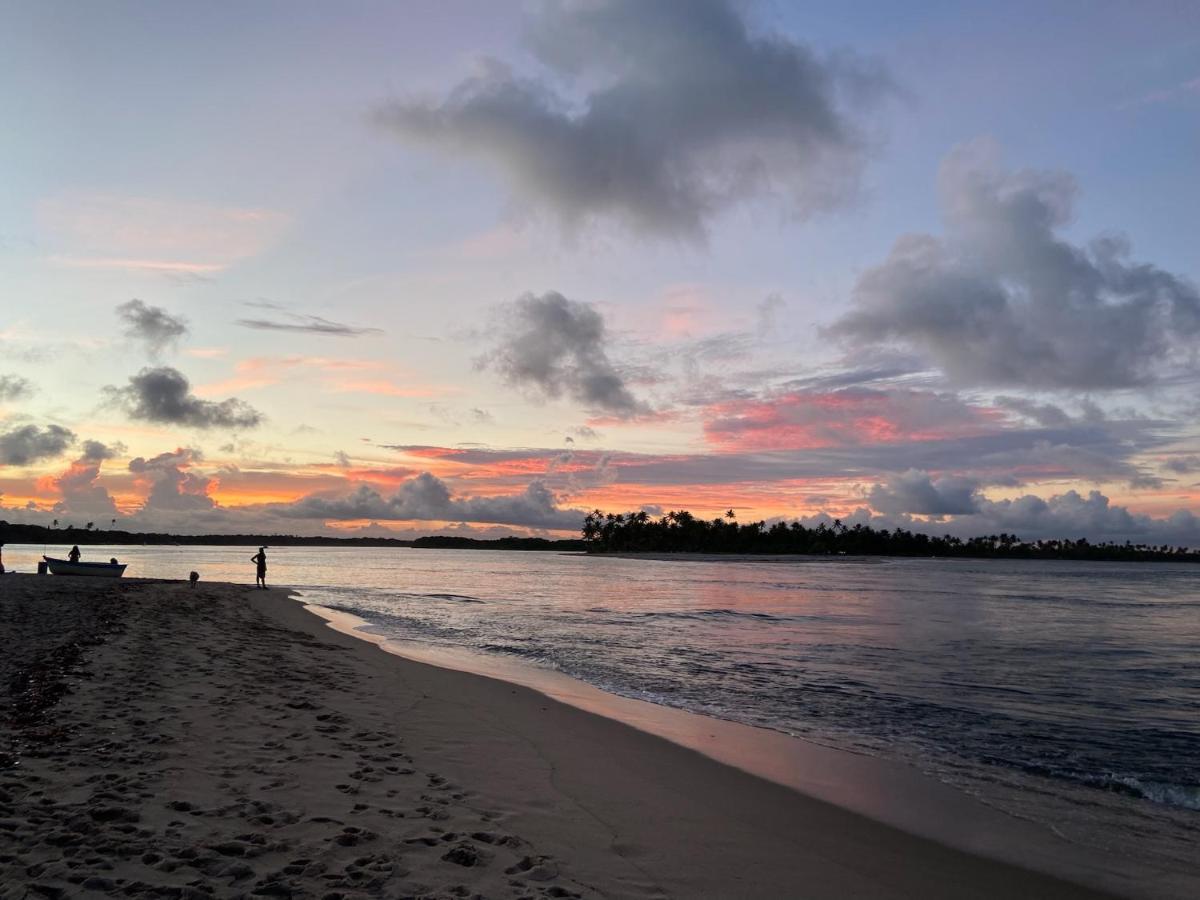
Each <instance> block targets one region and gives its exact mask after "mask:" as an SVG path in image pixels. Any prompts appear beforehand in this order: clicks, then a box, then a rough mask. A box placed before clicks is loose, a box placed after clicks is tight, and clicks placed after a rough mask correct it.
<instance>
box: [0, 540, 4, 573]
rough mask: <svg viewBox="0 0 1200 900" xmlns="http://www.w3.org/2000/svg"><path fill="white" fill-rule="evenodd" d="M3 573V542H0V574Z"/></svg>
mask: <svg viewBox="0 0 1200 900" xmlns="http://www.w3.org/2000/svg"><path fill="white" fill-rule="evenodd" d="M3 574H4V544H3V543H0V575H3Z"/></svg>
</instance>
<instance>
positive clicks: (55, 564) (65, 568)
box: [42, 556, 125, 578]
mask: <svg viewBox="0 0 1200 900" xmlns="http://www.w3.org/2000/svg"><path fill="white" fill-rule="evenodd" d="M42 559H44V560H46V568H48V569H49V570H50V574H51V575H91V576H95V577H99V578H120V577H121V576H122V575H124V574H125V563H117V564H115V565H114V564H113V563H98V562H95V563H93V562H71V561H70V560H69V559H53V558H51V557H49V556H43V557H42Z"/></svg>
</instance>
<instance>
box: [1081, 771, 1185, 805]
mask: <svg viewBox="0 0 1200 900" xmlns="http://www.w3.org/2000/svg"><path fill="white" fill-rule="evenodd" d="M1093 783H1095V785H1096V786H1097V787H1101V788H1105V789H1107V790H1110V791H1115V792H1117V793H1121V794H1129V795H1131V796H1134V797H1140V798H1141V799H1143V800H1149V801H1150V802H1151V803H1158V804H1161V805H1163V806H1174V807H1177V808H1179V809H1191V810H1197V811H1200V785H1197V784H1171V783H1170V782H1162V781H1142V780H1141V779H1138V778H1134V777H1133V776H1130V775H1103V776H1100V777H1099V778H1096V779H1094V780H1093Z"/></svg>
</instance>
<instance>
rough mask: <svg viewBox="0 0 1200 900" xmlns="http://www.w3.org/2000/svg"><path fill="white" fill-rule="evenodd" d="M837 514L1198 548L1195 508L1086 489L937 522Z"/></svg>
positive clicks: (887, 524) (922, 526)
mask: <svg viewBox="0 0 1200 900" xmlns="http://www.w3.org/2000/svg"><path fill="white" fill-rule="evenodd" d="M842 519H843V521H844V522H845V523H846V524H848V525H851V526H852V525H854V524H856V523H859V522H861V523H862V524H864V525H872V526H874V527H878V528H897V527H900V528H909V529H912V530H914V531H924V532H933V533H937V534H952V535H957V536H958V537H963V538H966V537H978V536H983V535H989V534H1000V533H1008V534H1015V535H1017V536H1018V537H1019V538H1020V539H1021V540H1026V541H1034V540H1053V539H1071V540H1078V539H1079V538H1081V537H1086V538H1087V539H1088V540H1090V541H1092V542H1099V541H1116V542H1118V543H1122V542H1124V541H1132V542H1133V543H1135V544H1136V543H1147V544H1153V545H1156V546H1157V545H1161V544H1169V545H1171V546H1186V547H1200V517H1197V516H1196V515H1195V514H1194V513H1192V512H1190V511H1188V510H1178V511H1176V512H1174V513H1172V514H1171V515H1169V516H1164V517H1155V516H1148V515H1141V514H1138V513H1134V512H1131V511H1130V510H1129V509H1128V508H1127V507H1124V506H1117V505H1114V504H1113V503H1112V502H1111V501H1110V500H1109V498H1108V497H1106V496H1105V495H1104V494H1102V493H1100V492H1099V491H1090V492H1089V493H1088V494H1087V496H1084V495H1082V494H1080V493H1079V492H1078V491H1067V492H1065V493H1062V494H1056V495H1054V496H1052V497H1049V498H1042V497H1038V496H1036V495H1034V494H1026V495H1024V496H1022V497H1017V498H1016V499H1012V500H986V499H982V498H981V499H979V500H978V502H977V506H976V508H975V510H973V511H971V512H969V513H967V514H963V515H955V516H953V517H951V518H948V519H946V520H945V521H944V522H939V523H938V524H937V526H936V527H931V524H930V523H929V522H928V521H924V520H921V519H914V518H912V517H911V516H908V515H881V516H875V515H872V514H871V513H870V511H869V510H866V509H860V510H858V511H857V512H855V513H854V514H852V515H850V516H843V517H842ZM801 521H802V522H804V523H805V524H816V523H817V522H819V521H825V522H828V521H829V516H828V515H826V514H820V515H817V516H811V517H806V518H802V519H801Z"/></svg>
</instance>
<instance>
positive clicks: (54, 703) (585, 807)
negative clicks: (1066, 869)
mask: <svg viewBox="0 0 1200 900" xmlns="http://www.w3.org/2000/svg"><path fill="white" fill-rule="evenodd" d="M0 642H2V644H3V651H2V652H0V677H2V679H3V680H2V681H0V690H2V691H3V694H2V695H0V896H2V897H5V898H8V897H13V898H17V897H59V896H76V895H99V894H111V895H115V896H141V897H234V896H275V897H287V896H296V897H310V896H311V897H329V898H336V897H445V898H461V897H488V898H515V897H527V898H541V897H637V898H653V897H683V898H690V897H712V898H737V897H771V898H775V897H795V898H805V897H812V898H827V897H828V898H838V900H844V898H850V897H863V898H890V897H914V898H915V897H922V898H925V897H932V898H937V897H945V898H967V897H981V898H990V897H1047V898H1050V897H1053V898H1058V897H1062V898H1075V897H1079V898H1082V897H1093V896H1098V895H1096V894H1094V893H1092V892H1090V891H1088V890H1086V889H1084V888H1078V887H1075V886H1072V885H1069V884H1067V883H1065V882H1061V881H1057V880H1055V879H1052V878H1049V877H1045V876H1041V875H1037V874H1033V873H1030V872H1026V871H1024V870H1021V869H1018V868H1014V867H1011V866H1007V865H1004V864H1001V863H996V862H991V861H987V860H983V859H980V858H977V857H973V856H970V855H968V854H965V853H961V852H959V851H956V850H953V849H950V848H947V847H943V846H941V845H939V844H936V843H934V842H932V841H928V840H924V839H921V838H916V837H912V836H909V835H906V834H904V833H902V832H899V831H897V830H895V829H892V828H889V827H887V826H884V825H879V824H876V823H874V822H871V821H869V820H867V819H865V818H862V817H860V816H857V815H854V814H853V813H849V812H846V811H844V810H840V809H838V808H837V807H834V806H831V805H828V804H826V803H822V802H820V801H816V800H812V799H810V798H806V797H804V796H802V795H800V794H797V793H795V792H793V791H789V790H787V789H784V788H781V787H778V786H776V785H773V784H771V783H769V782H766V781H763V780H760V779H757V778H754V777H752V776H750V775H746V774H744V773H742V772H739V771H737V770H735V769H731V768H728V767H726V766H722V765H720V764H719V763H716V762H714V761H712V760H710V759H707V758H706V757H703V756H701V755H699V754H696V753H693V752H691V751H688V750H685V749H682V748H680V747H677V746H675V745H673V744H670V743H667V742H666V741H663V740H661V739H659V738H655V737H652V736H650V735H646V734H643V733H641V732H638V731H635V730H633V729H631V728H628V727H626V726H624V725H621V724H619V723H616V722H613V721H610V720H608V719H604V718H601V717H598V716H595V715H592V714H590V713H587V712H583V711H581V710H578V709H574V708H572V707H568V706H564V705H562V704H558V703H555V702H554V701H551V700H548V699H546V698H545V697H543V696H541V695H539V694H537V693H535V692H533V691H531V690H528V689H525V688H520V687H514V686H512V685H508V684H505V683H503V682H498V681H494V680H490V679H486V678H480V677H477V676H473V675H469V674H464V673H460V672H453V671H448V670H444V669H439V668H436V667H432V666H425V665H421V664H418V663H413V662H410V661H407V660H403V659H400V658H397V657H395V656H392V655H390V654H387V653H385V652H383V651H381V650H380V649H378V648H377V647H375V646H373V645H371V644H369V643H366V642H363V641H360V640H357V639H354V638H351V637H348V636H346V635H342V634H338V633H336V632H334V631H332V630H330V629H329V628H328V627H327V626H326V625H325V624H324V622H322V621H321V620H320V619H318V618H317V617H316V616H314V615H312V614H311V613H309V612H307V611H305V610H304V609H303V608H302V607H301V606H300V605H299V604H298V603H296V602H295V601H293V600H290V599H288V598H287V597H286V596H285V595H284V594H283V592H281V591H270V592H264V591H254V590H250V589H248V588H245V587H235V586H231V585H204V584H203V583H202V584H201V586H200V587H199V588H198V589H196V590H189V589H188V588H187V586H186V585H183V584H173V583H164V582H139V581H124V582H115V583H104V582H103V581H101V580H99V579H94V580H92V579H65V578H57V579H56V578H53V577H43V578H38V577H35V576H5V577H4V578H0Z"/></svg>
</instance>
